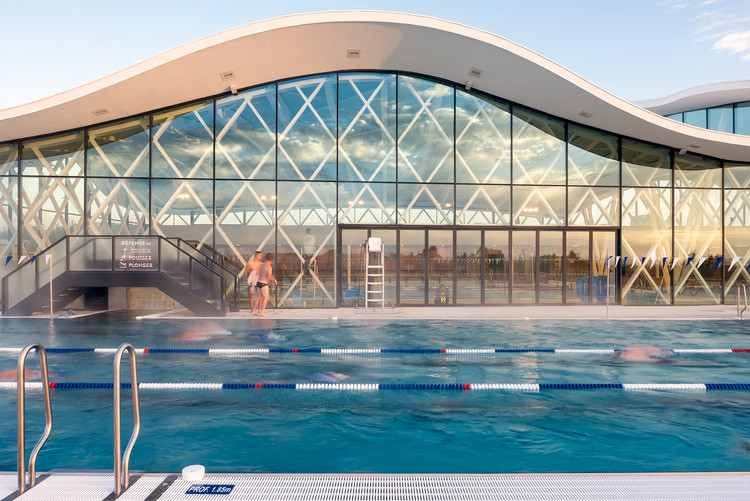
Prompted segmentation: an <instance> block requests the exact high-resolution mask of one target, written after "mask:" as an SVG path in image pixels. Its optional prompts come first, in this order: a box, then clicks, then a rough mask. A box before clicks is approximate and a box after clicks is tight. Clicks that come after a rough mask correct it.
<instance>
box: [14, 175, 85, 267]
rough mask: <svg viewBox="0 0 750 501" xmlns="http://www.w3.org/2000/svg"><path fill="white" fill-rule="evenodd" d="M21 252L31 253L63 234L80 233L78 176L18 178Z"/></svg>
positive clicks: (79, 188)
mask: <svg viewBox="0 0 750 501" xmlns="http://www.w3.org/2000/svg"><path fill="white" fill-rule="evenodd" d="M21 182H22V185H21V186H22V189H23V192H22V195H21V203H22V212H21V214H22V217H23V234H22V237H21V251H22V252H23V253H24V254H35V253H37V252H39V251H41V250H44V249H45V248H47V247H49V246H50V245H51V244H52V243H54V242H56V241H57V240H59V239H60V238H62V237H64V236H65V235H81V234H83V196H84V186H83V178H82V177H24V178H22V181H21Z"/></svg>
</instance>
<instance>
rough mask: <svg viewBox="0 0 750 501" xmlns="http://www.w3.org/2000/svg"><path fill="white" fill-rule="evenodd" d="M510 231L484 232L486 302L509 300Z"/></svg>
mask: <svg viewBox="0 0 750 501" xmlns="http://www.w3.org/2000/svg"><path fill="white" fill-rule="evenodd" d="M509 266H510V263H509V262H508V232H507V231H485V232H484V302H485V304H506V303H507V302H508V285H509V283H510V281H509V279H508V277H509V275H508V268H509Z"/></svg>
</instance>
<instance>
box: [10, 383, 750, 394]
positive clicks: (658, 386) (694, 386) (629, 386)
mask: <svg viewBox="0 0 750 501" xmlns="http://www.w3.org/2000/svg"><path fill="white" fill-rule="evenodd" d="M25 386H26V389H30V390H33V389H38V390H41V389H42V383H41V382H27V383H26V384H25ZM49 387H50V388H51V389H57V390H72V389H87V390H97V389H112V383H65V382H51V383H49ZM121 387H122V388H125V389H127V388H130V387H131V386H130V383H122V384H121ZM3 389H4V390H15V389H16V383H15V382H0V390H3ZM138 389H139V390H338V391H399V390H410V391H469V390H475V391H480V390H485V391H486V390H500V391H520V392H532V393H536V392H540V391H555V390H625V391H650V390H665V391H685V392H704V391H709V390H734V391H738V390H741V391H748V390H750V383H705V384H703V383H496V384H488V383H480V384H476V383H473V384H460V383H454V384H435V383H433V384H422V383H386V384H378V383H376V384H368V383H138Z"/></svg>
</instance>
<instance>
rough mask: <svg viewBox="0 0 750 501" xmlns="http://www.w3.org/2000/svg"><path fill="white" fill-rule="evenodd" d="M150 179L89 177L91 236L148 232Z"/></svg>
mask: <svg viewBox="0 0 750 501" xmlns="http://www.w3.org/2000/svg"><path fill="white" fill-rule="evenodd" d="M148 184H149V183H148V179H112V178H101V177H100V178H91V177H90V178H88V181H87V184H86V199H87V200H88V211H89V217H88V220H89V234H90V235H148V230H149V213H148V190H149V188H148Z"/></svg>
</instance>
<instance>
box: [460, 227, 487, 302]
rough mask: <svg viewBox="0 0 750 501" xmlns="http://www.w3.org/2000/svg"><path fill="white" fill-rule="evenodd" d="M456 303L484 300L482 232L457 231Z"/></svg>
mask: <svg viewBox="0 0 750 501" xmlns="http://www.w3.org/2000/svg"><path fill="white" fill-rule="evenodd" d="M455 296H456V303H457V304H480V303H481V302H482V232H481V231H460V230H459V231H457V232H456V294H455Z"/></svg>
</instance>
